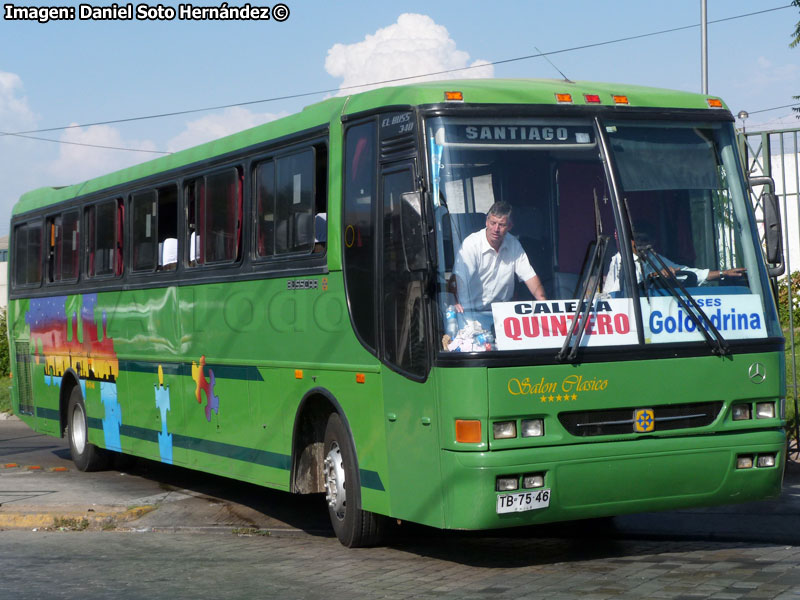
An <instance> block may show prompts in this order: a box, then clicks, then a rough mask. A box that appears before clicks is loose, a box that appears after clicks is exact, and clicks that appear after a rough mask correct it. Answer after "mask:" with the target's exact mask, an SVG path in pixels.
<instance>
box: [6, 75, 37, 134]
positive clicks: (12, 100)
mask: <svg viewBox="0 0 800 600" xmlns="http://www.w3.org/2000/svg"><path fill="white" fill-rule="evenodd" d="M35 120H36V118H35V116H34V114H33V111H32V110H31V109H30V107H29V106H28V99H27V98H26V97H25V96H23V95H22V79H20V77H19V75H17V74H16V73H7V72H5V71H0V123H3V128H4V129H6V130H8V131H13V130H16V131H19V130H21V129H27V128H28V127H27V126H32V125H33V123H34V122H35Z"/></svg>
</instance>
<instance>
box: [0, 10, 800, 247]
mask: <svg viewBox="0 0 800 600" xmlns="http://www.w3.org/2000/svg"><path fill="white" fill-rule="evenodd" d="M4 4H5V5H8V4H13V6H15V7H17V8H22V9H33V8H35V9H41V8H43V7H47V6H77V5H78V3H72V2H65V1H62V2H59V3H53V4H45V3H42V2H41V1H38V0H20V1H16V0H4ZM86 4H89V5H91V6H93V7H96V8H103V7H112V6H114V5H113V4H112V2H109V1H108V0H87V1H86ZM179 4H180V3H176V2H164V3H163V6H164V7H178V6H179ZM186 4H188V3H184V5H186ZM245 4H247V2H244V1H241V0H230V1H229V2H228V3H227V4H226V3H225V2H222V1H215V0H212V1H206V0H197V1H196V2H194V3H193V4H192V6H194V7H206V6H208V7H220V6H237V7H238V6H242V5H245ZM249 4H250V5H251V6H259V7H262V6H263V7H276V8H277V12H276V13H274V14H271V17H272V18H270V19H269V20H248V21H246V20H231V21H211V20H196V19H195V20H192V19H187V18H184V19H181V18H179V17H178V16H176V17H175V18H174V19H172V20H157V19H155V18H153V19H146V18H139V19H137V18H134V19H124V20H120V19H117V20H80V19H79V18H78V16H79V15H78V14H76V16H75V18H74V19H65V20H60V21H58V20H52V21H49V22H46V23H40V22H38V21H35V20H23V19H11V18H9V14H8V9H4V13H3V15H2V18H1V19H0V236H2V235H6V234H7V233H8V221H9V216H10V213H11V208H12V206H13V204H14V203H15V202H16V200H17V199H18V198H19V196H20V195H21V194H23V193H24V192H26V191H29V190H31V189H35V188H38V187H42V186H63V185H69V184H72V183H76V182H79V181H82V180H84V179H87V178H90V177H94V176H97V175H101V174H103V173H107V172H110V171H113V170H116V169H119V168H123V167H126V166H130V165H132V164H136V163H140V162H143V161H146V160H150V159H152V158H155V157H157V156H160V155H161V153H167V152H174V151H176V150H180V149H183V148H186V147H189V146H192V145H195V144H198V143H202V142H205V141H208V140H211V139H215V138H217V137H221V136H224V135H227V134H230V133H233V132H236V131H240V130H242V129H246V128H248V127H252V126H255V125H258V124H261V123H264V122H267V121H269V120H273V119H275V118H279V117H281V116H285V115H288V114H291V113H293V112H296V111H299V110H301V109H302V108H303V107H304V106H306V105H308V104H312V103H314V102H317V101H320V100H323V99H325V98H326V97H329V96H332V95H337V94H346V93H351V92H356V91H360V90H363V89H368V88H367V87H364V88H357V89H348V90H342V89H341V88H343V87H348V88H349V87H350V86H356V85H362V84H368V83H374V82H381V81H386V80H389V79H396V78H401V77H409V76H415V75H424V74H426V73H435V72H441V71H450V70H453V69H463V68H465V67H470V68H469V69H467V70H462V71H459V72H455V73H448V74H444V75H437V76H436V77H434V78H435V79H443V78H465V77H469V78H479V77H497V78H508V77H511V78H528V77H530V78H556V79H560V78H561V75H560V74H559V71H557V70H556V67H557V69H558V70H560V71H561V72H563V73H564V74H565V75H566V76H567V77H569V78H570V79H572V80H584V81H611V82H618V83H630V84H638V85H647V86H655V87H664V88H674V89H679V90H687V91H694V92H700V91H701V84H702V81H701V58H700V57H701V52H700V48H701V43H700V39H701V36H700V27H699V23H700V17H701V0H670V1H669V2H663V1H660V2H654V1H652V0H616V1H615V2H613V3H612V2H598V1H597V0H594V1H588V0H569V1H562V2H554V1H553V0H498V1H496V2H477V1H475V0H460V1H457V2H456V1H453V0H438V1H437V2H419V1H416V0H406V1H405V2H403V3H388V2H375V0H338V1H335V2H332V1H330V0H284V2H283V3H282V6H283V7H284V8H288V16H287V17H286V18H285V19H284V20H277V19H276V18H274V17H275V16H278V17H283V16H285V15H284V14H283V13H282V12H281V11H282V8H281V5H280V4H278V3H272V4H266V3H264V4H261V0H250V2H249ZM400 4H402V8H400V7H399V5H400ZM120 5H121V6H122V7H126V6H127V4H126V3H121V4H120ZM707 5H708V20H709V25H708V83H709V93H710V94H712V95H716V96H720V97H722V98H723V99H724V100H725V101H726V103H727V104H728V105H729V107H730V109H731V111H732V112H733V113H734V114H737V113H738V112H739V111H741V110H746V111H748V112H749V113H750V117H749V118H748V119H747V121H746V123H745V124H746V126H747V129H748V130H751V129H756V128H759V127H763V128H779V127H781V128H789V127H800V120H798V119H796V118H795V116H794V115H793V113H792V110H791V108H782V109H778V110H767V109H772V108H775V107H781V106H786V105H791V104H793V103H794V104H797V103H798V101H796V100H794V99H793V98H792V96H795V95H800V47H797V48H794V49H791V48H789V43H790V41H791V33H792V32H793V31H794V28H795V24H796V23H797V21H800V9H798V8H795V7H790V0H759V1H758V2H753V1H752V0H707ZM157 6H159V5H158V4H157V3H156V2H150V3H145V2H133V3H132V7H133V10H134V11H141V12H140V13H139V14H140V15H141V16H143V17H144V16H146V15H145V12H146V9H148V8H149V9H154V8H155V7H157ZM770 9H778V10H770ZM760 11H768V12H761V14H755V15H751V16H745V17H741V18H733V17H739V16H740V15H747V14H749V13H755V12H760ZM26 12H32V11H30V10H27V11H26ZM152 12H153V13H155V12H156V11H155V10H153V11H152ZM76 13H77V10H76ZM154 16H155V15H154ZM717 20H722V22H719V23H714V21H717ZM678 28H681V29H679V30H677V31H672V32H669V33H662V34H659V35H651V36H646V37H638V38H636V39H628V40H626V41H617V40H622V39H623V38H632V37H635V36H644V35H645V34H650V33H654V32H660V31H665V30H670V29H678ZM606 42H613V43H606ZM598 44H601V45H598ZM587 46H590V47H587ZM540 51H541V52H546V53H552V54H549V59H550V61H552V63H553V64H554V65H555V67H554V66H552V65H551V64H550V63H549V62H548V61H547V60H545V59H544V58H541V57H537V58H524V57H530V56H532V55H537V54H539V53H540ZM515 59H519V60H515ZM492 63H499V64H492ZM287 96H299V97H294V98H286V97H287ZM274 98H284V99H282V100H272V101H268V102H257V103H252V104H245V105H242V106H235V107H229V108H220V109H217V110H203V111H198V112H191V113H185V114H177V115H172V116H162V117H159V118H146V119H139V117H150V116H153V115H164V114H166V113H181V112H184V111H194V110H196V109H205V108H210V107H219V106H228V105H233V104H243V103H250V102H256V101H260V100H268V99H274ZM762 111H763V112H762ZM124 119H135V120H129V121H127V122H110V121H120V120H124ZM108 122H110V123H108ZM96 123H106V124H96ZM741 125H742V122H741V121H737V126H739V127H741ZM68 126H72V127H70V128H68V129H64V128H65V127H68ZM75 126H78V127H75ZM51 128H54V129H53V130H52V131H40V130H43V129H51ZM55 128H57V129H55ZM20 132H34V133H26V134H24V135H27V136H29V137H26V138H23V137H19V136H18V135H15V136H11V135H3V134H8V133H20ZM30 137H36V138H41V139H30ZM46 140H50V141H46ZM87 145H88V146H87ZM93 146H105V147H106V148H96V147H93ZM116 148H122V149H116ZM134 150H135V151H134Z"/></svg>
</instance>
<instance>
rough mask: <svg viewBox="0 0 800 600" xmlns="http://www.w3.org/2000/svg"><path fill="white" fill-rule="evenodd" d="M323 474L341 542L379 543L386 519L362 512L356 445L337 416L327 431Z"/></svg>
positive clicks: (355, 545) (352, 544) (350, 545)
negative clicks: (354, 445)
mask: <svg viewBox="0 0 800 600" xmlns="http://www.w3.org/2000/svg"><path fill="white" fill-rule="evenodd" d="M323 475H324V479H325V500H327V502H328V513H329V514H330V517H331V524H332V525H333V530H334V532H336V537H337V538H339V541H340V542H341V543H342V544H343V545H345V546H347V547H348V548H358V547H364V546H375V545H376V544H379V543H380V541H381V539H382V537H383V529H384V517H382V516H380V515H376V514H375V513H371V512H369V511H366V510H362V509H361V490H360V488H359V485H358V477H357V474H356V463H355V452H354V450H353V443H352V440H351V439H350V435H349V434H348V433H347V430H346V429H345V427H344V424H343V423H342V419H341V418H340V417H339V415H338V414H337V413H333V414H331V416H330V417H329V418H328V424H327V426H326V428H325V462H324V465H323Z"/></svg>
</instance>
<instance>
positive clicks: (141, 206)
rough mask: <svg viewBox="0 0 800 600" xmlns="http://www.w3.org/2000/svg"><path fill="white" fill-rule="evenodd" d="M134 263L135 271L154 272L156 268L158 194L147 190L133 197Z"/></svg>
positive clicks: (132, 233)
mask: <svg viewBox="0 0 800 600" xmlns="http://www.w3.org/2000/svg"><path fill="white" fill-rule="evenodd" d="M131 207H132V210H133V215H132V219H131V221H132V232H131V237H132V240H131V241H132V251H133V257H132V263H131V268H132V269H133V270H134V271H152V270H153V268H154V266H155V259H156V257H155V240H156V214H157V203H156V192H155V190H147V191H146V192H140V193H138V194H134V195H133V199H132V201H131Z"/></svg>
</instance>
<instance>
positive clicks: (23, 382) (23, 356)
mask: <svg viewBox="0 0 800 600" xmlns="http://www.w3.org/2000/svg"><path fill="white" fill-rule="evenodd" d="M14 355H15V356H16V358H17V368H16V370H15V373H14V385H15V386H16V388H17V395H18V396H19V412H21V413H22V414H25V415H32V414H33V392H32V390H31V355H30V346H29V345H28V343H27V342H16V343H15V344H14Z"/></svg>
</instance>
